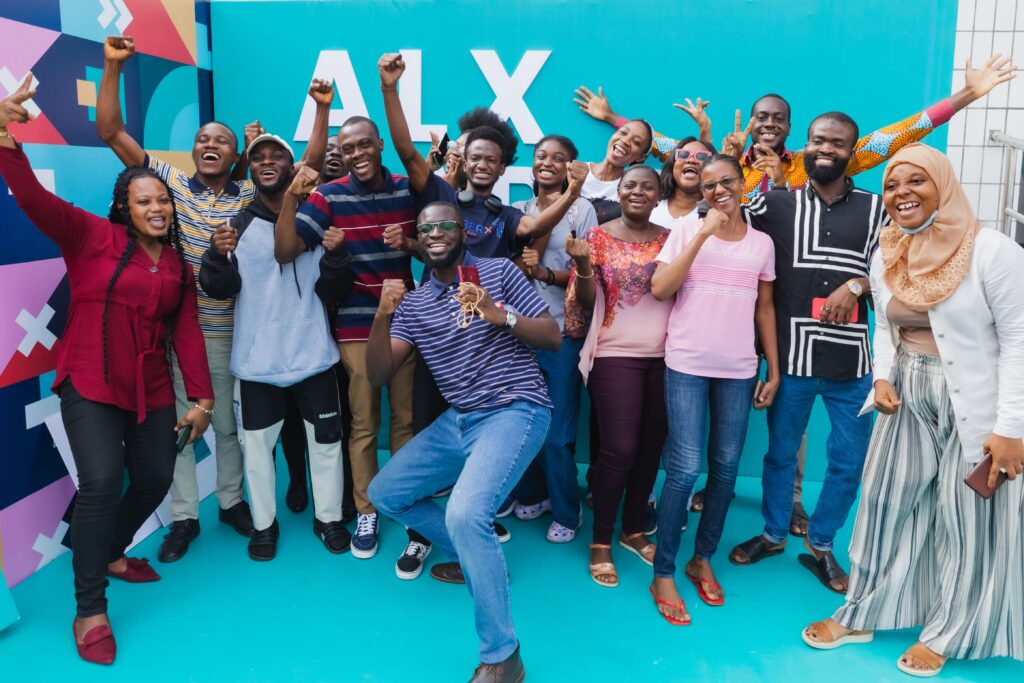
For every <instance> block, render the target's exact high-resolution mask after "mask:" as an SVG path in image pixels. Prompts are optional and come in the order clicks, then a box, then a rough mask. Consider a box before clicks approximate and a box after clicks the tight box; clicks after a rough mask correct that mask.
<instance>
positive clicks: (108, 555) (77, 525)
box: [0, 74, 213, 664]
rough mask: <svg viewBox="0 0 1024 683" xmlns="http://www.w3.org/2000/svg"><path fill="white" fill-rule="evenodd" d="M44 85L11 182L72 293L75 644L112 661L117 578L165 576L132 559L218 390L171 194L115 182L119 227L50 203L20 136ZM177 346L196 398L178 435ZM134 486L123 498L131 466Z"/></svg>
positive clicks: (0, 111) (69, 424)
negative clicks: (182, 442) (53, 248)
mask: <svg viewBox="0 0 1024 683" xmlns="http://www.w3.org/2000/svg"><path fill="white" fill-rule="evenodd" d="M30 84H31V74H30V75H29V76H28V78H26V79H25V82H24V83H23V84H22V86H21V88H19V89H18V90H17V91H16V92H15V93H14V94H12V95H11V96H9V97H8V98H6V99H5V100H2V101H0V175H2V176H3V178H4V181H6V183H7V185H8V187H9V188H10V190H11V193H12V194H13V195H14V198H15V199H16V200H17V202H18V206H19V207H21V209H22V210H23V211H24V212H25V213H26V214H27V215H28V217H29V218H30V219H31V220H32V222H33V223H35V225H36V226H37V227H38V228H39V229H40V230H42V231H43V233H45V234H46V236H47V237H49V238H50V239H52V240H53V241H54V242H56V243H57V246H59V247H60V251H61V255H62V256H63V257H64V263H65V264H66V267H67V271H68V281H69V283H70V286H71V304H70V307H69V308H68V320H67V327H66V330H65V332H64V336H63V338H62V339H61V342H60V347H59V351H58V354H57V378H56V381H55V382H54V384H53V390H54V391H55V392H56V393H57V394H58V395H59V396H60V400H61V414H62V418H63V420H64V426H65V428H66V430H67V435H68V441H69V442H70V444H71V451H72V454H73V455H74V458H75V466H76V467H77V468H78V479H79V490H78V497H77V499H76V502H75V513H74V518H73V520H72V524H71V545H72V551H73V560H72V564H73V566H74V573H75V598H76V600H77V603H78V610H77V616H76V618H75V620H74V623H73V626H74V635H75V643H76V645H77V647H78V653H79V655H80V656H81V657H82V659H85V660H86V661H90V662H96V663H99V664H110V663H111V662H113V661H114V655H115V652H116V646H115V643H114V635H113V633H112V632H111V630H110V622H109V620H108V619H107V600H106V596H105V590H106V586H107V576H113V577H116V578H119V579H122V580H125V581H130V582H144V581H156V580H158V579H159V578H160V577H159V575H157V573H156V572H155V571H153V569H152V568H150V567H149V565H148V563H147V561H146V560H144V559H137V558H128V557H125V554H124V553H125V549H126V548H127V547H128V545H129V544H130V543H131V541H132V537H133V536H134V535H135V532H136V531H138V529H139V527H140V526H141V525H142V523H143V522H144V521H145V520H146V518H148V517H149V515H151V514H152V513H153V511H154V510H155V509H156V507H157V505H159V504H160V501H161V500H163V498H164V496H165V495H166V494H167V490H168V489H169V488H170V485H171V477H172V475H173V472H174V461H175V456H176V453H175V440H176V438H177V436H176V432H178V430H180V429H189V430H190V431H191V436H190V437H189V441H194V440H196V439H197V438H199V437H200V436H201V435H202V433H203V432H204V431H206V428H207V427H208V426H209V424H210V416H211V415H212V414H213V390H212V389H211V386H210V374H209V369H208V367H207V363H206V351H205V347H204V344H203V336H202V333H201V332H200V331H199V322H198V320H197V317H196V295H195V283H194V279H193V276H192V271H191V268H190V267H189V266H188V265H187V264H186V263H185V259H184V256H183V255H182V253H181V244H180V240H179V236H178V221H177V216H176V214H175V212H174V203H173V201H172V199H171V195H170V190H169V189H168V187H167V185H166V184H165V183H164V182H163V181H162V180H161V179H160V178H159V177H157V176H156V174H154V173H153V172H152V171H149V170H147V169H144V168H139V167H132V168H128V169H125V170H124V171H123V172H122V173H121V174H120V175H119V176H118V179H117V182H116V183H115V185H114V198H113V201H112V203H111V207H110V216H109V219H107V218H101V217H99V216H96V215H94V214H91V213H88V212H86V211H83V210H81V209H78V208H75V207H74V206H72V205H71V204H69V203H67V202H65V201H63V200H62V199H60V198H58V197H56V196H54V195H53V194H51V193H49V192H47V191H46V190H45V189H44V188H43V187H42V186H41V185H40V184H39V182H38V181H37V180H36V177H35V174H34V173H33V172H32V169H31V168H30V167H29V164H28V159H26V157H25V154H24V153H23V152H22V150H21V148H20V147H18V145H17V144H16V143H15V141H14V138H13V137H12V136H11V134H10V133H9V132H8V130H7V124H8V123H10V122H25V121H27V120H28V118H29V115H28V113H27V111H26V110H25V108H24V107H23V106H22V103H23V102H24V101H25V100H26V99H28V98H29V97H31V96H32V95H33V94H34V91H33V90H30ZM168 342H170V346H171V347H172V348H173V349H174V352H175V353H176V354H177V356H178V360H179V361H180V364H181V369H182V375H183V376H184V380H185V387H186V388H187V389H188V394H189V396H190V397H192V400H194V401H195V407H194V408H192V410H190V411H189V412H188V413H187V414H186V415H185V417H183V418H182V419H181V421H180V422H178V423H177V424H175V410H174V393H173V390H172V388H171V373H170V364H169V362H168ZM125 467H127V468H128V474H129V480H130V484H129V486H128V489H127V491H126V492H125V494H124V496H123V497H122V496H121V488H122V480H123V477H124V468H125Z"/></svg>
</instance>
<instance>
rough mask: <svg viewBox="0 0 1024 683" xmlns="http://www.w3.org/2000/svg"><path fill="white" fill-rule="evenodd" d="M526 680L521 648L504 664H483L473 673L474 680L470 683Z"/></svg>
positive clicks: (515, 682)
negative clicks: (520, 654) (520, 653)
mask: <svg viewBox="0 0 1024 683" xmlns="http://www.w3.org/2000/svg"><path fill="white" fill-rule="evenodd" d="M524 678H526V669H524V668H523V659H522V657H520V656H519V646H518V645H516V651H515V652H513V653H512V655H511V656H510V657H509V658H508V659H506V660H505V661H503V662H498V663H497V664H483V663H481V664H480V666H478V667H477V668H476V671H474V672H473V678H471V679H469V683H520V682H521V681H522V680H523V679H524Z"/></svg>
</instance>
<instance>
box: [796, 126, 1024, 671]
mask: <svg viewBox="0 0 1024 683" xmlns="http://www.w3.org/2000/svg"><path fill="white" fill-rule="evenodd" d="M882 185H883V195H882V199H883V202H884V203H885V208H886V210H887V211H888V213H889V217H890V223H889V224H888V225H887V226H886V227H885V228H884V229H883V231H882V234H881V238H880V242H879V244H880V248H879V250H878V252H877V253H876V254H875V257H874V260H873V262H872V268H871V288H872V292H873V296H874V300H875V315H876V323H875V368H874V372H875V378H876V379H875V385H874V392H873V395H872V396H869V399H868V400H869V402H868V403H867V404H865V409H870V407H871V405H872V404H873V405H874V408H875V409H876V410H878V412H879V413H880V415H879V418H878V420H877V422H876V423H875V429H874V433H873V434H872V439H871V447H870V450H869V452H868V457H867V462H866V464H865V468H864V482H863V487H862V491H861V499H860V509H859V510H858V514H857V521H856V524H855V526H854V531H853V538H852V540H851V542H850V562H851V565H852V566H851V571H850V588H849V591H848V592H847V594H846V603H845V604H844V605H843V606H842V607H840V608H839V610H838V611H837V612H836V613H835V614H834V615H833V616H832V618H831V619H826V620H825V621H819V622H815V623H813V624H811V625H810V626H809V627H807V628H806V629H805V630H804V632H803V638H804V641H805V642H806V643H807V644H808V645H810V646H811V647H815V648H819V649H832V648H835V647H838V646H840V645H844V644H847V643H865V642H868V641H870V640H871V639H872V637H873V633H872V632H873V630H874V629H903V628H912V627H919V626H920V627H922V630H921V635H920V636H919V640H918V642H916V643H914V644H913V645H912V646H911V647H910V648H909V649H908V650H907V651H906V652H905V653H904V654H903V656H902V657H900V659H899V661H898V662H897V666H898V667H899V669H900V670H901V671H903V672H905V673H907V674H910V675H912V676H934V675H935V674H937V673H938V672H939V671H940V670H941V669H942V667H943V665H944V664H945V662H946V659H947V658H949V657H954V658H962V659H983V658H987V657H1000V656H1007V657H1014V658H1015V659H1019V660H1024V599H1022V596H1024V513H1022V509H1024V507H1022V506H1024V483H1022V482H1021V481H1013V480H1015V479H1017V476H1018V475H1019V474H1021V472H1022V471H1024V441H1022V440H1021V436H1022V434H1024V250H1022V249H1021V248H1020V247H1019V246H1018V245H1016V244H1014V243H1013V241H1011V240H1010V239H1009V238H1008V237H1006V236H1005V235H1002V234H1000V233H999V232H996V231H995V230H990V229H983V228H982V226H981V224H980V223H978V221H977V219H976V218H975V217H974V214H973V212H972V211H971V207H970V204H969V203H968V201H967V197H966V195H965V194H964V191H963V189H962V188H961V187H960V183H959V182H957V180H956V178H955V177H954V175H953V168H952V166H951V165H950V163H949V160H948V159H947V158H946V157H945V156H944V155H943V154H941V153H940V152H938V151H936V150H934V149H932V148H931V147H928V146H926V145H922V144H912V145H908V146H907V147H906V148H904V149H903V150H901V151H900V152H898V153H897V154H896V155H895V156H894V157H893V158H892V160H891V161H890V162H889V165H888V166H887V167H886V169H885V175H884V177H883V181H882ZM986 455H991V457H992V465H991V467H990V468H989V469H988V471H987V472H986V475H987V477H988V485H989V486H992V485H994V484H996V483H997V480H998V478H999V477H1000V472H1001V471H1002V472H1005V475H1006V478H1007V479H1009V480H1010V481H1007V482H1006V483H1005V484H1003V485H1002V486H1000V487H999V488H998V489H997V490H996V491H995V494H994V495H993V496H992V497H991V498H987V499H986V498H983V497H982V496H980V495H979V494H978V493H976V492H975V491H974V490H973V489H972V488H971V487H969V486H968V485H967V484H966V483H965V481H964V478H965V476H967V475H968V474H970V473H971V471H972V470H973V469H974V468H975V467H976V466H977V465H978V463H979V462H980V461H982V460H983V459H984V458H985V457H986Z"/></svg>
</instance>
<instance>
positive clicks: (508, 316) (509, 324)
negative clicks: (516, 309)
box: [502, 311, 519, 332]
mask: <svg viewBox="0 0 1024 683" xmlns="http://www.w3.org/2000/svg"><path fill="white" fill-rule="evenodd" d="M518 321H519V319H518V318H516V314H515V313H513V312H512V311H505V324H504V325H502V328H503V329H506V330H509V331H510V332H511V331H512V328H513V327H515V326H516V323H517V322H518Z"/></svg>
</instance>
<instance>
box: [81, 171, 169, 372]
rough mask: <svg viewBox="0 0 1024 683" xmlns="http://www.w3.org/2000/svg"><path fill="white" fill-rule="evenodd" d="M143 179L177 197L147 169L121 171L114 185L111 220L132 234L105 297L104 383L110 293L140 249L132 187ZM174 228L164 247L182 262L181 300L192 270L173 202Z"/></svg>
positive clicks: (109, 218)
mask: <svg viewBox="0 0 1024 683" xmlns="http://www.w3.org/2000/svg"><path fill="white" fill-rule="evenodd" d="M139 178H153V179H155V180H158V181H160V184H161V185H163V186H164V187H165V188H167V194H168V195H170V196H171V198H172V200H173V198H174V194H173V193H172V192H171V188H170V186H169V185H167V183H166V182H165V181H164V179H163V178H161V177H160V176H159V175H157V173H156V172H155V171H153V170H152V169H150V168H145V167H143V166H129V167H128V168H126V169H124V170H123V171H121V173H120V174H119V175H118V176H117V180H116V181H115V182H114V194H113V198H112V199H111V202H110V213H109V214H108V216H107V219H108V220H109V221H110V222H111V223H114V224H117V225H123V226H124V228H125V231H126V232H127V233H128V237H129V240H128V244H126V245H125V247H124V251H122V252H121V258H120V259H118V261H117V266H116V267H115V268H114V273H113V274H112V275H111V276H110V282H108V283H107V291H106V293H105V295H104V297H103V318H102V322H101V327H102V330H103V381H104V382H106V383H108V384H109V383H110V379H109V370H110V368H109V365H110V362H109V358H108V354H107V309H109V308H110V294H111V292H113V291H114V283H116V282H117V279H118V278H119V277H121V273H122V271H124V269H125V266H127V265H128V261H129V260H131V257H132V254H134V253H135V250H136V249H137V248H138V246H139V233H138V231H137V230H136V229H135V226H134V225H132V219H131V215H130V213H129V211H128V186H129V185H131V184H132V182H133V181H135V180H138V179H139ZM171 206H172V209H171V212H172V213H171V227H170V229H169V230H168V231H167V235H166V236H165V237H161V238H160V241H161V242H162V243H164V244H169V245H170V246H171V247H173V248H174V250H175V251H176V252H177V253H178V262H179V264H180V266H181V297H184V296H185V287H186V285H187V284H188V277H189V275H188V267H187V264H186V262H185V252H184V251H183V249H182V246H181V227H180V226H179V224H178V209H177V206H176V205H175V204H174V202H173V201H172V203H171ZM167 322H168V325H169V327H170V330H171V331H170V332H169V333H168V336H170V335H171V334H172V333H173V327H174V322H176V316H175V319H174V320H168V321H167Z"/></svg>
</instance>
